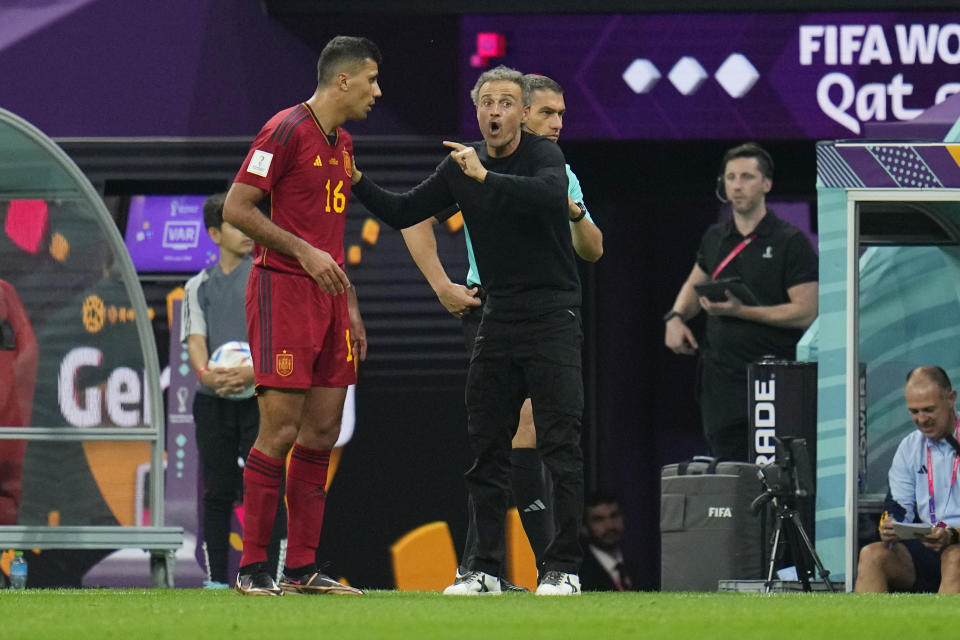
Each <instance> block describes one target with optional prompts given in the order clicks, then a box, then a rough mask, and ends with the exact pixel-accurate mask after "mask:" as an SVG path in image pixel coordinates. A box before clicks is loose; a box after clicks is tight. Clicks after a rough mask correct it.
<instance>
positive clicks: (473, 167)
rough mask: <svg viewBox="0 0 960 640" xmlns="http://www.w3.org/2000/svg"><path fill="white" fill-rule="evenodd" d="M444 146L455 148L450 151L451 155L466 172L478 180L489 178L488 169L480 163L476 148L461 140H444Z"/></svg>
mask: <svg viewBox="0 0 960 640" xmlns="http://www.w3.org/2000/svg"><path fill="white" fill-rule="evenodd" d="M443 146H445V147H450V148H451V149H453V151H451V152H450V157H451V158H453V161H454V162H456V163H457V164H458V165H460V168H461V169H462V170H463V173H464V174H466V175H468V176H470V177H471V178H473V179H474V180H476V181H477V182H483V181H484V180H486V179H487V170H486V169H484V168H483V165H482V164H480V158H478V157H477V150H476V149H474V148H473V147H468V146H466V145H463V144H460V143H459V142H451V141H450V140H444V141H443Z"/></svg>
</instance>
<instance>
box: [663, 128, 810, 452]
mask: <svg viewBox="0 0 960 640" xmlns="http://www.w3.org/2000/svg"><path fill="white" fill-rule="evenodd" d="M721 171H722V172H721V174H720V175H719V176H718V177H717V195H718V197H720V199H721V200H723V201H724V202H729V203H730V205H731V207H732V209H733V218H732V219H730V220H728V221H726V222H720V223H717V224H714V225H712V226H711V227H710V228H709V229H707V232H706V233H705V234H704V236H703V239H702V240H701V241H700V248H699V250H698V251H697V258H696V262H695V263H694V265H693V269H692V270H691V271H690V275H689V276H688V277H687V280H686V282H684V283H683V286H682V287H681V288H680V292H679V293H678V294H677V298H676V300H675V301H674V303H673V307H671V309H670V310H669V311H668V312H667V313H666V315H665V316H664V318H663V319H664V322H665V323H666V330H665V337H664V343H665V344H666V346H667V347H668V348H669V349H670V350H672V351H673V352H674V353H678V354H683V355H695V354H697V353H698V352H699V356H700V362H699V367H698V371H699V374H698V375H699V379H698V381H697V382H698V384H697V390H698V397H699V401H700V411H701V416H702V420H703V432H704V436H705V437H706V440H707V444H708V446H709V448H710V453H711V454H712V455H714V456H716V457H719V458H723V459H725V460H747V459H748V451H749V447H748V442H749V440H748V436H747V367H748V365H749V364H750V363H751V362H755V361H757V360H760V359H761V358H762V357H763V356H765V355H773V356H776V357H779V358H784V359H788V360H792V359H794V358H795V357H796V353H795V350H796V345H797V341H798V340H799V339H800V336H801V335H802V334H803V331H804V330H805V329H806V328H807V327H809V326H810V324H811V323H812V322H813V320H814V318H816V316H817V296H818V287H817V273H818V269H817V267H818V258H817V254H816V252H815V251H814V249H813V247H812V245H811V244H810V241H809V240H808V239H807V236H806V235H805V234H804V233H803V232H802V231H800V229H798V228H796V227H795V226H793V225H791V224H790V223H788V222H786V221H784V220H781V219H780V218H778V217H777V216H776V215H774V213H773V211H771V210H769V209H768V208H767V206H766V195H767V193H769V191H770V188H771V187H772V186H773V159H772V158H771V157H770V154H768V153H767V152H766V151H764V150H763V149H762V148H761V147H760V146H759V145H757V144H754V143H746V144H743V145H740V146H738V147H734V148H733V149H730V150H729V151H727V153H726V154H725V155H724V157H723V161H722V163H721ZM725 279H735V280H739V283H738V284H737V287H739V288H738V290H739V291H741V294H742V292H743V288H745V289H747V290H749V292H750V293H751V294H752V296H753V298H755V299H754V300H752V301H750V302H751V303H750V304H748V303H747V301H745V300H743V299H741V297H737V295H735V294H734V293H733V292H732V291H730V290H729V289H722V292H721V293H720V294H719V295H710V296H709V298H708V297H707V296H704V295H699V294H698V293H697V290H696V289H695V287H696V286H697V285H703V284H705V283H708V282H711V281H716V280H725ZM701 310H703V311H705V312H706V313H707V325H706V335H705V336H704V338H703V341H702V344H701V343H699V342H698V341H697V339H696V338H695V337H694V335H693V332H692V331H691V330H690V328H689V327H688V326H687V324H686V322H687V321H689V320H690V319H691V318H693V317H694V316H696V315H697V314H698V313H700V311H701Z"/></svg>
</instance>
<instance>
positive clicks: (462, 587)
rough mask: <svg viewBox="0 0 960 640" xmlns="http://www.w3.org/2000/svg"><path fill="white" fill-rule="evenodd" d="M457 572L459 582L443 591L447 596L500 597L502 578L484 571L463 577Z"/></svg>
mask: <svg viewBox="0 0 960 640" xmlns="http://www.w3.org/2000/svg"><path fill="white" fill-rule="evenodd" d="M459 573H460V572H459V571H458V572H457V574H458V575H457V580H456V582H454V583H453V584H452V585H450V586H449V587H447V588H446V589H444V590H443V595H445V596H487V595H490V596H498V595H500V578H498V577H497V576H492V575H490V574H489V573H484V572H483V571H468V572H467V573H465V574H463V575H459Z"/></svg>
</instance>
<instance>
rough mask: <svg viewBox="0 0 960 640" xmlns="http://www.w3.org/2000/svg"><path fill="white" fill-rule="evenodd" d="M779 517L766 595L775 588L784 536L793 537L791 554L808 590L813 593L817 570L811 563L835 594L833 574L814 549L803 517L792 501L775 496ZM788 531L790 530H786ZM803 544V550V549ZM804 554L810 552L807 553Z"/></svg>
mask: <svg viewBox="0 0 960 640" xmlns="http://www.w3.org/2000/svg"><path fill="white" fill-rule="evenodd" d="M770 502H771V504H772V505H773V507H774V509H775V510H776V511H775V514H776V517H777V522H776V525H774V530H773V543H772V544H771V545H770V564H769V566H768V568H767V581H766V584H765V585H764V592H765V593H770V591H771V590H772V588H773V567H774V564H776V561H777V551H778V550H779V548H780V541H781V535H786V536H787V538H789V540H788V542H789V544H790V553H791V556H792V557H793V564H794V566H795V567H796V568H797V575H798V577H799V578H800V582H801V583H802V584H803V590H804V591H810V577H811V576H812V575H813V570H812V569H811V568H810V562H813V563H814V564H815V565H816V567H817V571H818V572H819V573H820V578H821V579H822V580H823V582H824V584H826V585H827V590H828V591H833V590H834V588H833V583H832V582H830V572H829V571H827V569H826V568H825V567H824V566H823V563H822V562H821V561H820V556H818V555H817V552H816V551H815V550H814V548H813V543H811V542H810V537H809V536H808V535H807V531H806V529H804V528H803V522H802V521H801V520H800V514H799V513H797V509H796V508H795V507H794V506H792V505H791V504H789V501H788V500H787V499H785V498H782V497H776V496H775V497H774V498H773V499H772V500H771V501H770ZM785 529H786V530H785ZM801 542H802V543H803V547H802V548H801V547H800V546H799V544H800V543H801ZM804 552H806V553H805V554H804Z"/></svg>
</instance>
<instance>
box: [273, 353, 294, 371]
mask: <svg viewBox="0 0 960 640" xmlns="http://www.w3.org/2000/svg"><path fill="white" fill-rule="evenodd" d="M292 373H293V354H292V353H287V352H286V350H284V351H283V353H278V354H277V375H280V376H284V377H286V376H289V375H290V374H292Z"/></svg>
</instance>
